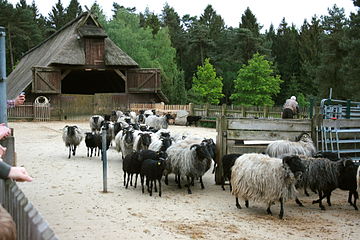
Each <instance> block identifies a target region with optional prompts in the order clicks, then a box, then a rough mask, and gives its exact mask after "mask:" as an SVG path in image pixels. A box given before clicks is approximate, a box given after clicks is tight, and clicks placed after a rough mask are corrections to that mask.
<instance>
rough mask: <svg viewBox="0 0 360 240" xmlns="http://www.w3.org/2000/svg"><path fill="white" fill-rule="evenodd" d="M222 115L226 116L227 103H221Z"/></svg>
mask: <svg viewBox="0 0 360 240" xmlns="http://www.w3.org/2000/svg"><path fill="white" fill-rule="evenodd" d="M221 116H226V104H225V103H224V104H223V105H221Z"/></svg>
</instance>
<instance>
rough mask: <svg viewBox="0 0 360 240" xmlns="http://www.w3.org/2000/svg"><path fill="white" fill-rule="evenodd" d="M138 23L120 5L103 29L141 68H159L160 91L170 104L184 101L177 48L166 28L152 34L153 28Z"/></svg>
mask: <svg viewBox="0 0 360 240" xmlns="http://www.w3.org/2000/svg"><path fill="white" fill-rule="evenodd" d="M139 23H140V18H139V16H138V15H137V14H135V13H132V12H129V11H128V10H126V9H124V8H119V9H118V10H117V12H116V16H115V17H114V18H113V19H112V20H111V21H110V22H108V24H106V25H105V29H106V32H107V33H108V36H109V37H110V38H111V39H112V40H113V41H114V42H115V44H117V45H118V46H119V47H120V48H121V49H122V50H123V51H125V52H126V53H127V54H128V55H129V56H131V57H132V58H133V59H134V60H135V61H136V62H137V63H138V64H139V65H140V66H141V67H142V68H160V69H161V73H162V90H163V92H164V93H165V95H166V96H167V97H168V98H169V100H170V101H171V102H172V103H179V102H184V101H186V93H185V90H184V87H183V86H181V85H182V84H183V82H182V79H181V78H182V77H181V76H182V74H181V72H180V71H179V70H178V67H177V65H176V51H175V49H174V48H173V47H171V40H170V37H169V33H168V29H167V28H162V29H160V30H159V31H158V33H157V34H155V35H153V32H152V29H150V28H142V27H140V25H139ZM175 86H176V89H175ZM179 96H180V98H181V99H179ZM183 98H185V99H183Z"/></svg>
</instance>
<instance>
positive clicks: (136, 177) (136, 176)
mask: <svg viewBox="0 0 360 240" xmlns="http://www.w3.org/2000/svg"><path fill="white" fill-rule="evenodd" d="M137 179H138V173H136V174H135V185H134V188H136V184H137Z"/></svg>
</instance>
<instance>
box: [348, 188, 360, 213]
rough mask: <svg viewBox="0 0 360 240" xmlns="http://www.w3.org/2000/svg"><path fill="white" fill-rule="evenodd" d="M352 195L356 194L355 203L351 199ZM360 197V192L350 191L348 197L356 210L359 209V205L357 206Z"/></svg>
mask: <svg viewBox="0 0 360 240" xmlns="http://www.w3.org/2000/svg"><path fill="white" fill-rule="evenodd" d="M352 195H354V203H353V202H352V201H351V198H352ZM358 198H359V194H358V193H357V192H356V191H355V192H352V191H349V197H348V203H350V205H351V206H353V207H354V209H355V210H358V207H357V206H356V200H357V199H358Z"/></svg>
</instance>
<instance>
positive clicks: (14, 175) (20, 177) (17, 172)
mask: <svg viewBox="0 0 360 240" xmlns="http://www.w3.org/2000/svg"><path fill="white" fill-rule="evenodd" d="M8 178H10V179H13V180H16V181H18V182H31V181H32V177H30V176H29V174H28V173H27V171H26V169H25V168H24V167H11V168H10V172H9V176H8Z"/></svg>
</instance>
